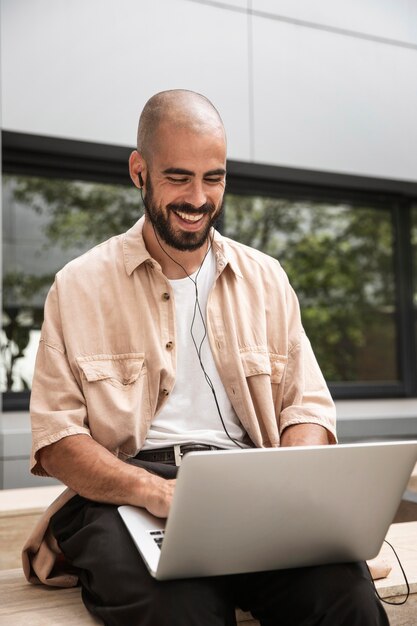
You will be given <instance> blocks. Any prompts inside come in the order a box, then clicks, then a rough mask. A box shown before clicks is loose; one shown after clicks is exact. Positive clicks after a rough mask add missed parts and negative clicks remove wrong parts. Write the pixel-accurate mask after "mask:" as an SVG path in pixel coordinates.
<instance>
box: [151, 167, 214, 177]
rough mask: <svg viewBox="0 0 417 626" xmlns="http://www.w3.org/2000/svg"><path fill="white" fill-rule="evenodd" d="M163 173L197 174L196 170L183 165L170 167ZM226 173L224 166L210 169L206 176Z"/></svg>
mask: <svg viewBox="0 0 417 626" xmlns="http://www.w3.org/2000/svg"><path fill="white" fill-rule="evenodd" d="M162 173H163V174H179V175H181V176H195V172H192V171H191V170H184V169H182V168H181V167H168V168H167V169H166V170H163V172H162ZM225 174H226V170H225V169H224V168H222V167H220V168H218V169H216V170H210V171H209V172H205V173H204V176H224V175H225Z"/></svg>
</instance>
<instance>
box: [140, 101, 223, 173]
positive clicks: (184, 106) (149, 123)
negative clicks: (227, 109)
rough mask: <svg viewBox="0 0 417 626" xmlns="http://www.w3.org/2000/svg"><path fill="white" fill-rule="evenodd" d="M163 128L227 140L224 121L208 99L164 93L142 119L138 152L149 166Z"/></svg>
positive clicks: (147, 105) (145, 111)
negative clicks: (210, 135)
mask: <svg viewBox="0 0 417 626" xmlns="http://www.w3.org/2000/svg"><path fill="white" fill-rule="evenodd" d="M162 125H164V126H172V127H173V128H178V129H180V128H181V129H185V130H189V131H192V132H195V133H213V134H214V133H216V134H221V135H223V137H224V138H225V130H224V126H223V122H222V120H221V117H220V115H219V113H218V111H217V109H216V108H215V107H214V106H213V104H212V103H211V102H210V100H208V98H206V97H205V96H202V95H201V94H199V93H196V92H194V91H187V90H186V89H172V90H170V91H161V92H160V93H157V94H155V95H154V96H152V98H150V99H149V100H148V102H147V103H146V104H145V106H144V109H143V111H142V114H141V116H140V119H139V127H138V137H137V142H138V151H139V152H140V153H141V154H142V156H143V157H144V159H145V160H146V161H147V162H148V163H149V161H150V160H151V156H152V150H153V148H154V146H155V143H156V139H157V135H158V131H159V129H160V127H161V126H162Z"/></svg>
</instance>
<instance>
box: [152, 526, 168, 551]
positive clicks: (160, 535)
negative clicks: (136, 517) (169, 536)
mask: <svg viewBox="0 0 417 626" xmlns="http://www.w3.org/2000/svg"><path fill="white" fill-rule="evenodd" d="M149 534H150V535H151V536H152V539H153V540H154V542H155V543H156V545H157V546H158V548H159V549H161V546H162V542H163V540H164V534H165V530H150V531H149Z"/></svg>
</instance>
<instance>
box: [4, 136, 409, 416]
mask: <svg viewBox="0 0 417 626" xmlns="http://www.w3.org/2000/svg"><path fill="white" fill-rule="evenodd" d="M133 149H134V148H133V147H131V148H129V147H127V146H116V145H107V144H97V143H92V142H84V141H78V140H71V139H62V138H55V137H45V136H40V135H30V134H26V133H17V132H12V131H2V162H3V165H2V169H3V173H5V174H16V175H19V174H20V175H30V176H46V177H50V178H64V179H80V180H86V181H94V182H102V183H109V184H125V185H129V184H131V180H130V177H129V171H128V166H127V161H128V158H129V155H130V153H131V151H132V150H133ZM226 191H227V192H228V193H232V194H237V195H261V196H274V197H279V198H288V199H297V200H302V199H306V200H322V201H326V202H329V201H332V200H334V201H337V202H349V203H352V204H357V203H361V204H366V205H367V206H372V207H373V206H375V207H376V208H378V207H384V208H387V207H389V208H390V210H391V215H392V224H393V255H394V279H395V291H396V311H397V316H396V328H397V346H396V350H397V363H398V369H399V378H400V380H399V381H398V382H396V383H389V384H387V383H373V382H371V383H366V382H365V383H349V382H346V383H330V382H329V388H330V391H331V393H332V396H333V398H334V399H336V400H341V399H350V400H353V399H365V398H366V399H371V398H401V397H417V351H416V336H415V334H416V333H415V311H414V307H413V263H412V261H413V259H412V245H411V208H412V205H413V203H415V202H416V200H417V182H416V183H413V182H408V181H399V180H390V179H382V178H372V177H364V176H356V175H351V174H339V173H335V172H320V171H313V170H303V169H296V168H285V167H280V166H272V165H263V164H255V163H247V162H241V161H236V160H229V161H228V163H227V185H226ZM219 228H220V230H221V229H222V224H221V222H220V225H219ZM29 398H30V391H27V392H25V391H24V392H4V393H3V409H4V410H5V411H19V410H27V409H28V406H29Z"/></svg>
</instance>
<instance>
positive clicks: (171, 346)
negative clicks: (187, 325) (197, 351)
mask: <svg viewBox="0 0 417 626" xmlns="http://www.w3.org/2000/svg"><path fill="white" fill-rule="evenodd" d="M173 347H174V342H173V341H168V343H167V344H165V348H166V349H167V350H172V348H173Z"/></svg>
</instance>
